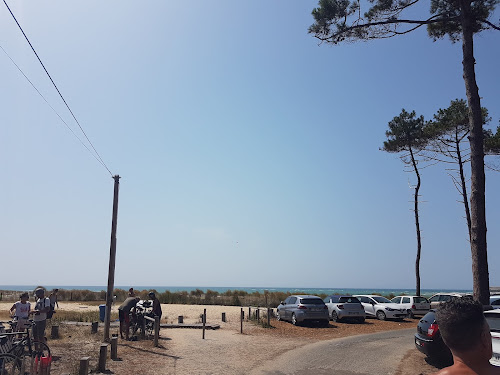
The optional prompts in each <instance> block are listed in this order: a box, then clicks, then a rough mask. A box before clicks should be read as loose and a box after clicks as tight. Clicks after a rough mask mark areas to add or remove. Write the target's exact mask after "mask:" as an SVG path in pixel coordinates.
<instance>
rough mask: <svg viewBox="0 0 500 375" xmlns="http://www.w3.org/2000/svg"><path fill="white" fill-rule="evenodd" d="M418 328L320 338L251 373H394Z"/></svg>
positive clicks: (348, 374)
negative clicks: (319, 340)
mask: <svg viewBox="0 0 500 375" xmlns="http://www.w3.org/2000/svg"><path fill="white" fill-rule="evenodd" d="M414 333H415V328H411V329H405V330H398V331H389V332H380V333H374V334H370V335H360V336H352V337H346V338H342V339H335V340H329V341H321V342H316V343H314V344H310V345H306V346H303V347H301V348H298V349H294V350H290V351H288V352H286V353H284V354H282V355H281V356H279V357H277V358H276V359H274V360H272V361H268V362H265V363H263V364H262V366H260V367H258V368H256V369H254V370H253V371H252V372H251V373H250V374H251V375H295V374H297V375H298V374H300V375H313V374H314V375H326V374H335V375H392V374H394V373H395V372H396V370H397V367H398V365H399V363H400V362H401V360H402V359H403V356H404V355H405V354H406V352H407V351H408V350H410V349H412V348H414V346H415V344H414V342H413V335H414Z"/></svg>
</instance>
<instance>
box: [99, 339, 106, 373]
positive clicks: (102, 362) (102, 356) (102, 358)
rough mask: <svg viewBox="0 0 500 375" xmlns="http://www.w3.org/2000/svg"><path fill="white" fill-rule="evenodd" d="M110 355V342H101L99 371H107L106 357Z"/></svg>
mask: <svg viewBox="0 0 500 375" xmlns="http://www.w3.org/2000/svg"><path fill="white" fill-rule="evenodd" d="M107 357H108V344H101V348H100V350H99V372H105V371H106V359H107Z"/></svg>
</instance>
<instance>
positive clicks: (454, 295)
mask: <svg viewBox="0 0 500 375" xmlns="http://www.w3.org/2000/svg"><path fill="white" fill-rule="evenodd" d="M471 295H472V294H470V293H455V292H453V293H436V294H434V295H433V296H432V297H434V296H453V297H465V296H471Z"/></svg>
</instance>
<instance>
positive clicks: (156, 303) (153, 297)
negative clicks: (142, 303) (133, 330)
mask: <svg viewBox="0 0 500 375" xmlns="http://www.w3.org/2000/svg"><path fill="white" fill-rule="evenodd" d="M148 295H149V299H151V301H152V302H153V314H155V315H157V316H158V317H159V318H160V319H161V314H162V311H161V304H160V300H159V299H158V298H156V295H155V294H154V292H149V294H148Z"/></svg>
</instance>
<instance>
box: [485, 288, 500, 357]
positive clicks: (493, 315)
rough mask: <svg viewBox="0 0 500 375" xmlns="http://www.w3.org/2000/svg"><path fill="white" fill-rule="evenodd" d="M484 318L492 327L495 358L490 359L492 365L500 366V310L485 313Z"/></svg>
mask: <svg viewBox="0 0 500 375" xmlns="http://www.w3.org/2000/svg"><path fill="white" fill-rule="evenodd" d="M496 297H500V296H496ZM484 317H485V318H486V321H487V322H488V325H489V326H490V333H491V343H492V346H493V356H492V357H491V359H490V363H491V364H492V365H495V366H500V310H499V309H495V310H489V311H485V312H484Z"/></svg>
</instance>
